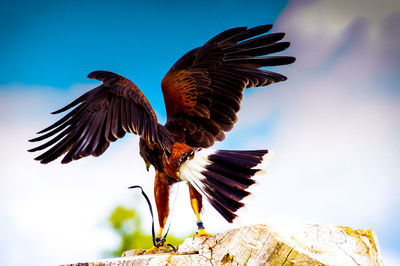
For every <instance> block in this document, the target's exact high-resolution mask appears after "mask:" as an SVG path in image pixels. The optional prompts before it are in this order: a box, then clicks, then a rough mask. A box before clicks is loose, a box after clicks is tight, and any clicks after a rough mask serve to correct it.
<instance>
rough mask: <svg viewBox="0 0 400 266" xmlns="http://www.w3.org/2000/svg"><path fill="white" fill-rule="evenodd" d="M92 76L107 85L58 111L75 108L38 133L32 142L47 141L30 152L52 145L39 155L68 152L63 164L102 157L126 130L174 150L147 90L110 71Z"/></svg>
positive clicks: (47, 159)
mask: <svg viewBox="0 0 400 266" xmlns="http://www.w3.org/2000/svg"><path fill="white" fill-rule="evenodd" d="M88 78H92V79H97V80H100V81H103V84H102V85H100V86H98V87H96V88H94V89H92V90H90V91H88V92H86V93H85V94H83V95H82V96H80V97H79V98H77V99H76V100H74V101H73V102H71V103H70V104H68V105H67V106H65V107H64V108H61V109H60V110H57V111H55V112H53V113H52V114H58V113H61V112H64V111H67V110H68V109H71V108H73V107H75V108H74V109H72V110H71V111H70V112H69V113H68V114H66V115H65V116H64V117H63V118H61V119H60V120H58V121H57V122H55V123H54V124H53V125H51V126H49V127H47V128H45V129H44V130H42V131H40V132H38V134H42V135H41V136H39V137H37V138H34V139H31V140H30V141H31V142H36V141H41V140H45V139H46V140H47V142H46V143H44V144H43V145H40V146H38V147H36V148H33V149H31V150H29V151H30V152H34V151H39V150H43V149H46V148H49V149H48V150H47V151H46V152H44V153H43V154H41V155H40V156H38V157H37V158H35V159H36V160H39V161H40V162H41V163H49V162H51V161H53V160H55V159H56V158H58V157H60V156H61V155H63V154H64V153H67V154H66V155H65V156H64V158H63V160H62V163H69V162H70V161H72V160H77V159H80V158H82V157H86V156H89V155H93V156H99V155H101V154H102V153H103V152H104V151H105V150H106V149H107V148H108V146H109V144H110V142H113V141H116V140H117V139H118V138H122V137H123V136H124V135H125V133H126V132H130V133H135V134H138V135H140V136H141V137H143V138H144V139H146V140H147V141H148V142H150V143H160V144H161V146H162V147H163V148H165V149H166V150H170V149H171V147H170V145H171V144H170V142H168V141H165V139H164V136H163V135H162V134H159V131H161V132H162V133H165V132H166V130H162V128H161V129H160V127H162V126H161V125H159V124H158V122H157V117H156V115H155V113H154V111H153V109H152V107H151V106H150V104H149V102H148V101H147V99H146V97H145V96H144V95H143V93H142V92H141V91H140V90H139V89H138V87H137V86H136V85H135V84H134V83H133V82H132V81H130V80H128V79H126V78H124V77H122V76H120V75H117V74H114V73H112V72H108V71H95V72H92V73H90V74H89V75H88Z"/></svg>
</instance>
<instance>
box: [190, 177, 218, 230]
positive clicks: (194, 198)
mask: <svg viewBox="0 0 400 266" xmlns="http://www.w3.org/2000/svg"><path fill="white" fill-rule="evenodd" d="M189 194H190V204H191V205H192V209H193V211H194V214H195V215H196V218H197V221H196V224H197V229H198V230H197V232H196V234H195V237H200V236H213V235H214V234H210V233H207V232H206V231H205V230H204V225H203V222H202V221H201V219H200V212H201V209H202V208H203V202H202V197H201V194H200V193H199V192H197V190H196V189H195V188H194V187H193V186H192V185H191V184H189Z"/></svg>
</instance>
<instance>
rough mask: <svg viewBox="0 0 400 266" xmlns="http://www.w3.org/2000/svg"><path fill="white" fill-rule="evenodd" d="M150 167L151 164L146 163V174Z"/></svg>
mask: <svg viewBox="0 0 400 266" xmlns="http://www.w3.org/2000/svg"><path fill="white" fill-rule="evenodd" d="M150 166H151V163H149V162H146V170H147V172H148V171H149V169H150Z"/></svg>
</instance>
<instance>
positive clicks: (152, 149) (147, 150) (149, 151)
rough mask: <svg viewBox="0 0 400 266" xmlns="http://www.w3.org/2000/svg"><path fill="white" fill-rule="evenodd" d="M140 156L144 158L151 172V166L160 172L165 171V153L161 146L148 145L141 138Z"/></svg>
mask: <svg viewBox="0 0 400 266" xmlns="http://www.w3.org/2000/svg"><path fill="white" fill-rule="evenodd" d="M139 148H140V156H142V158H143V160H144V163H145V165H146V170H147V171H149V169H150V166H151V165H153V166H154V168H155V169H156V170H157V171H159V172H164V171H163V155H164V152H163V150H162V149H161V147H160V145H158V144H155V143H148V142H147V141H146V140H145V139H144V138H140V142H139Z"/></svg>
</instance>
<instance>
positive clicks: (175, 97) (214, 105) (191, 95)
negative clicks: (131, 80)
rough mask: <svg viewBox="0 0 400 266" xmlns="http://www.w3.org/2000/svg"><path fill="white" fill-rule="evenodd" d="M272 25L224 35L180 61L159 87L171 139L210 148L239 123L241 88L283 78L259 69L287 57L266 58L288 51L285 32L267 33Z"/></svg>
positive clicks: (288, 60) (290, 60)
mask: <svg viewBox="0 0 400 266" xmlns="http://www.w3.org/2000/svg"><path fill="white" fill-rule="evenodd" d="M271 28H272V25H264V26H259V27H255V28H250V29H247V28H246V27H241V28H233V29H230V30H227V31H224V32H222V33H220V34H218V35H217V36H215V37H214V38H212V39H211V40H209V41H208V42H207V43H205V44H204V45H203V46H201V47H198V48H196V49H193V50H192V51H190V52H188V53H187V54H185V55H184V56H183V57H182V58H180V59H179V60H178V61H177V62H176V63H175V64H174V65H173V66H172V68H171V69H170V70H169V71H168V73H167V74H166V76H165V77H164V79H163V81H162V84H161V87H162V91H163V94H164V101H165V105H166V110H167V123H166V125H165V126H166V128H167V129H168V130H169V131H170V132H171V133H172V134H173V135H174V137H175V140H177V141H180V142H184V143H186V144H188V145H190V146H192V147H209V146H211V145H213V144H214V141H215V140H219V141H221V140H223V139H224V138H225V134H224V132H226V131H229V130H231V129H232V127H233V125H234V124H235V122H236V120H237V116H236V113H237V112H238V111H239V109H240V104H241V100H242V97H243V91H244V89H245V88H250V87H258V86H266V85H269V84H271V83H274V82H279V81H283V80H286V77H285V76H283V75H281V74H278V73H274V72H270V71H267V70H264V69H260V68H261V67H266V66H277V65H286V64H290V63H293V62H294V61H295V58H294V57H290V56H264V55H267V54H270V53H275V52H280V51H283V50H285V49H286V48H288V47H289V45H290V43H289V42H279V41H280V40H281V39H282V38H283V37H284V36H285V34H284V33H273V34H268V35H265V34H264V33H266V32H267V31H269V30H270V29H271Z"/></svg>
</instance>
